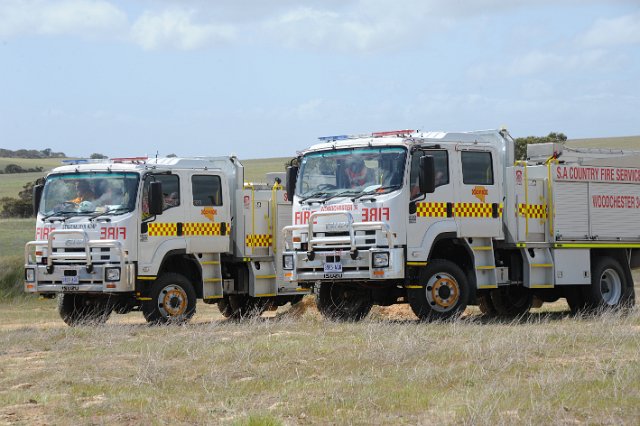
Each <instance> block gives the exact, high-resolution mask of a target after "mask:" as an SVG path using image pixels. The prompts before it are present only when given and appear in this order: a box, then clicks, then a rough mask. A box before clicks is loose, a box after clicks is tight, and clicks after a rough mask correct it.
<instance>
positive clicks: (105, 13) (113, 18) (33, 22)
mask: <svg viewBox="0 0 640 426" xmlns="http://www.w3.org/2000/svg"><path fill="white" fill-rule="evenodd" d="M126 26H127V16H126V14H125V13H124V12H122V11H121V10H120V9H118V8H117V7H115V6H113V5H112V4H111V3H109V2H107V1H103V0H60V1H44V0H5V1H3V2H2V3H1V4H0V36H2V37H15V36H20V35H25V34H26V35H31V34H37V35H76V36H84V37H96V36H99V37H107V36H108V37H113V36H115V35H117V34H119V33H120V32H121V31H122V29H123V28H126Z"/></svg>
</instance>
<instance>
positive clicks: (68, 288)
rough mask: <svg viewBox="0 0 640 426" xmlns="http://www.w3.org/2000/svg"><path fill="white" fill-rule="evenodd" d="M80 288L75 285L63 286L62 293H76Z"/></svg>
mask: <svg viewBox="0 0 640 426" xmlns="http://www.w3.org/2000/svg"><path fill="white" fill-rule="evenodd" d="M78 290H80V287H79V286H77V285H63V286H62V291H78Z"/></svg>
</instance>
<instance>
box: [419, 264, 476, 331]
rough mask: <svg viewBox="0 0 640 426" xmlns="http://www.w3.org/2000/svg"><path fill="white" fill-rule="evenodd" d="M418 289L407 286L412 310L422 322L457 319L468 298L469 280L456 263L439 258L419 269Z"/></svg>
mask: <svg viewBox="0 0 640 426" xmlns="http://www.w3.org/2000/svg"><path fill="white" fill-rule="evenodd" d="M418 280H419V283H420V287H419V288H408V289H407V296H408V298H409V305H411V310H413V313H414V314H416V316H417V317H418V318H420V319H421V320H422V321H434V320H446V319H449V318H457V317H459V316H460V315H462V313H463V312H464V310H465V308H466V307H467V303H468V300H469V295H470V290H469V283H468V281H467V277H466V275H465V273H464V272H463V271H462V269H460V267H459V266H458V265H456V264H455V263H453V262H451V261H448V260H442V259H436V260H433V261H431V262H429V264H428V265H427V266H426V267H424V268H421V269H420V272H419V274H418Z"/></svg>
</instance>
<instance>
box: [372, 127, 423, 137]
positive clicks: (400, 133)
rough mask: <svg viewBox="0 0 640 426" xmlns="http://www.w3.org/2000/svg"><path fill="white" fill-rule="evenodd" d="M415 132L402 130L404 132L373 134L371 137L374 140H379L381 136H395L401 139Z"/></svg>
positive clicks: (393, 131) (394, 131) (391, 131)
mask: <svg viewBox="0 0 640 426" xmlns="http://www.w3.org/2000/svg"><path fill="white" fill-rule="evenodd" d="M415 132H416V131H415V130H411V129H404V130H390V131H388V132H374V133H371V136H373V137H374V138H381V137H383V136H397V137H403V136H408V135H410V134H412V133H415Z"/></svg>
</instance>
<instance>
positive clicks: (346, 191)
mask: <svg viewBox="0 0 640 426" xmlns="http://www.w3.org/2000/svg"><path fill="white" fill-rule="evenodd" d="M349 193H351V194H352V195H354V194H357V193H358V192H357V191H355V190H353V189H347V190H345V191H341V192H336V193H335V194H332V195H330V196H328V197H327V198H325V199H323V200H322V202H323V203H326V202H327V201H329V200H331V199H333V198H337V197H342V196H343V195H348V194H349Z"/></svg>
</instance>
